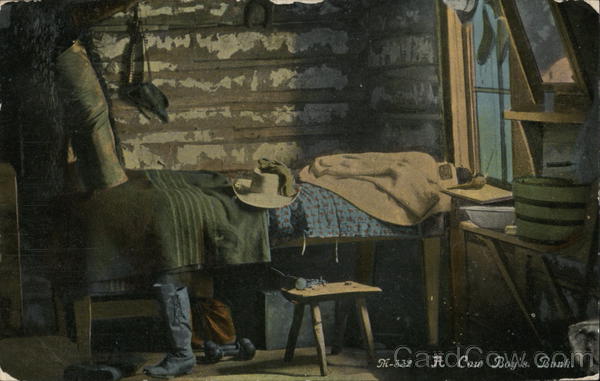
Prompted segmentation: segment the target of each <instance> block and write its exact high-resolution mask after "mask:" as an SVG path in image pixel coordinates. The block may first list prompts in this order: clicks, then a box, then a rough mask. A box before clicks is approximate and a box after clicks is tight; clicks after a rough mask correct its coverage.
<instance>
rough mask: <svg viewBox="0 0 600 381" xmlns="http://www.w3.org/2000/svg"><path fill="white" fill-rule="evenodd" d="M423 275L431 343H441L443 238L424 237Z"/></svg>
mask: <svg viewBox="0 0 600 381" xmlns="http://www.w3.org/2000/svg"><path fill="white" fill-rule="evenodd" d="M422 244H423V275H424V278H425V298H426V301H425V305H426V306H427V327H428V343H429V345H438V344H439V322H440V256H441V249H442V244H441V238H440V237H429V238H423V243H422Z"/></svg>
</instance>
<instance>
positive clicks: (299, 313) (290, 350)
mask: <svg viewBox="0 0 600 381" xmlns="http://www.w3.org/2000/svg"><path fill="white" fill-rule="evenodd" d="M303 317H304V304H302V303H298V304H295V305H294V320H292V326H291V327H290V333H289V335H288V341H287V345H286V348H285V357H284V358H283V360H284V361H292V359H293V358H294V350H295V349H296V341H297V340H298V334H299V333H300V327H301V326H302V318H303Z"/></svg>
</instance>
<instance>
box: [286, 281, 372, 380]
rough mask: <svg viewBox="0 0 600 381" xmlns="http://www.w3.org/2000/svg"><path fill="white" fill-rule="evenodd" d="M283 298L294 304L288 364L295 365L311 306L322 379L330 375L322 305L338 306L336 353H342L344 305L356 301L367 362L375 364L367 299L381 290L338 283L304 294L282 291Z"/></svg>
mask: <svg viewBox="0 0 600 381" xmlns="http://www.w3.org/2000/svg"><path fill="white" fill-rule="evenodd" d="M281 292H282V294H283V296H284V297H285V298H286V299H288V300H289V301H290V302H292V303H294V304H295V306H294V319H293V321H292V326H291V328H290V333H289V336H288V341H287V346H286V349H285V357H284V360H285V361H292V359H293V357H294V350H295V349H296V341H297V339H298V333H299V332H300V327H301V325H302V318H303V317H304V308H305V305H306V304H310V306H311V315H312V321H313V332H314V335H315V341H316V345H317V354H318V356H319V366H320V367H321V376H326V375H327V360H326V358H325V336H324V334H323V323H322V321H321V309H320V308H319V302H322V301H325V300H334V301H335V303H336V335H335V339H336V343H335V344H334V348H335V349H334V353H335V352H336V351H340V350H341V347H342V344H343V339H344V334H345V330H346V317H345V316H340V315H341V314H340V312H341V311H342V308H341V304H342V303H343V302H344V300H347V299H354V301H355V304H356V310H357V312H358V316H359V321H360V328H361V332H362V337H363V341H364V343H365V344H366V345H367V361H368V362H369V363H373V362H374V361H375V344H374V341H373V333H372V331H371V321H370V320H369V312H368V311H367V303H366V300H365V296H366V295H367V294H371V293H377V292H381V289H380V288H379V287H372V286H367V285H364V284H361V283H357V282H350V281H348V282H337V283H328V284H325V285H320V286H315V287H312V288H307V289H304V290H297V289H289V290H288V289H282V290H281Z"/></svg>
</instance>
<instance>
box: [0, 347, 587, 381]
mask: <svg viewBox="0 0 600 381" xmlns="http://www.w3.org/2000/svg"><path fill="white" fill-rule="evenodd" d="M283 354H284V350H274V351H257V354H256V357H255V358H254V359H252V360H251V361H233V360H226V361H221V362H219V363H217V364H211V365H200V364H199V365H197V366H196V367H195V368H194V370H193V372H192V374H190V375H187V376H184V377H178V378H176V380H178V381H179V380H180V381H315V380H319V381H320V380H322V381H437V380H440V381H441V380H461V381H480V380H486V381H506V380H509V379H510V380H532V379H536V380H537V379H540V377H528V376H527V375H526V374H519V372H517V373H514V372H511V371H508V370H507V371H505V372H500V373H498V372H497V371H494V372H492V373H490V372H486V371H484V372H483V373H482V372H480V371H466V370H464V369H439V368H438V369H432V368H428V369H427V368H426V369H394V368H387V369H386V368H377V367H376V366H371V367H367V364H366V355H365V352H364V351H363V350H361V349H355V348H347V349H345V350H344V352H343V353H342V354H340V355H336V356H331V355H330V356H327V363H328V368H329V375H328V376H327V377H321V376H320V369H319V365H318V363H317V355H316V349H315V348H298V349H297V350H296V356H295V358H294V360H293V362H291V363H286V362H284V361H283ZM135 356H136V357H138V358H141V359H143V360H144V361H146V364H148V365H151V364H154V363H156V362H158V361H160V360H161V359H162V356H163V354H161V353H143V354H135ZM376 357H377V358H378V359H384V358H391V357H393V353H392V352H391V351H387V352H386V351H378V352H377V356H376ZM80 361H81V358H80V357H79V355H78V353H77V350H76V346H75V344H74V343H73V342H71V341H69V340H68V339H66V338H64V337H58V336H47V337H20V338H7V339H1V340H0V368H2V370H4V371H6V372H7V373H8V374H10V375H12V376H13V377H16V378H17V379H19V380H20V381H62V379H63V378H62V374H63V370H64V369H65V368H66V367H67V366H69V365H71V364H75V363H79V362H80ZM142 366H143V365H142V364H141V363H140V367H139V370H138V372H137V374H136V375H134V376H132V377H127V378H124V379H123V381H144V380H146V381H155V380H158V379H153V378H150V377H148V376H145V375H144V374H143V373H142ZM555 375H556V374H555V373H554V374H553V375H550V377H543V378H542V379H544V380H548V381H550V380H556V379H558V378H559V377H556V376H555ZM562 377H565V376H562ZM596 379H597V378H596Z"/></svg>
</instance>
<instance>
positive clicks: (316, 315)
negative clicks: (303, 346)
mask: <svg viewBox="0 0 600 381" xmlns="http://www.w3.org/2000/svg"><path fill="white" fill-rule="evenodd" d="M310 306H311V310H312V321H313V332H314V334H315V341H316V342H317V355H318V356H319V365H320V367H321V376H327V359H326V358H325V335H324V334H323V322H322V321H321V309H320V308H319V303H316V302H313V303H311V304H310Z"/></svg>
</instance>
